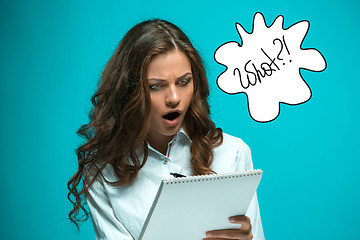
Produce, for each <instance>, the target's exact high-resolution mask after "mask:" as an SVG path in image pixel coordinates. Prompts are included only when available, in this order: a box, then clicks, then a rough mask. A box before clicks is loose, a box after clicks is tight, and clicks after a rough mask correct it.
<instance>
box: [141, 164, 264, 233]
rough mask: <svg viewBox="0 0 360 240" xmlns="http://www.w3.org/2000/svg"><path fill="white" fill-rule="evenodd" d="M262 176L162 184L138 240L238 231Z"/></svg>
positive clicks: (231, 175)
mask: <svg viewBox="0 0 360 240" xmlns="http://www.w3.org/2000/svg"><path fill="white" fill-rule="evenodd" d="M261 176H262V171H261V170H251V171H244V172H236V173H229V174H212V175H202V176H193V177H186V178H174V179H167V180H163V181H162V182H161V184H160V187H159V190H158V192H157V195H156V197H155V200H154V202H153V204H152V207H151V209H150V211H149V214H148V216H147V218H146V221H145V223H144V226H143V229H142V231H141V234H140V238H139V239H140V240H162V239H164V240H165V239H166V240H168V239H171V240H184V239H186V240H193V239H194V240H199V239H202V238H204V237H205V232H207V231H210V230H216V229H226V228H234V227H238V225H234V224H231V223H229V221H228V219H229V217H231V216H234V215H244V214H245V213H246V211H247V209H248V207H249V204H250V201H251V199H252V198H253V196H254V193H255V191H256V188H257V186H258V185H259V183H260V179H261Z"/></svg>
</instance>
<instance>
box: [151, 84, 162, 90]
mask: <svg viewBox="0 0 360 240" xmlns="http://www.w3.org/2000/svg"><path fill="white" fill-rule="evenodd" d="M160 88H161V85H160V84H158V83H156V84H152V85H150V90H159V89H160Z"/></svg>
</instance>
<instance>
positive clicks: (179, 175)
mask: <svg viewBox="0 0 360 240" xmlns="http://www.w3.org/2000/svg"><path fill="white" fill-rule="evenodd" d="M170 174H171V175H173V176H174V177H176V178H180V177H186V176H184V175H182V174H180V173H174V172H170Z"/></svg>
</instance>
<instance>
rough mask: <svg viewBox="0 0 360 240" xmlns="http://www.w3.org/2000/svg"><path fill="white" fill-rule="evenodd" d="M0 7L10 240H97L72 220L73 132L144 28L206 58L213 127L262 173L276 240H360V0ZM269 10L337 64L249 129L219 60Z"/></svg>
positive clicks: (4, 210)
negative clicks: (304, 23) (181, 37)
mask: <svg viewBox="0 0 360 240" xmlns="http://www.w3.org/2000/svg"><path fill="white" fill-rule="evenodd" d="M100 2H101V1H85V0H84V1H1V2H0V30H1V38H0V54H1V58H0V59H1V63H0V74H1V75H0V77H1V81H0V84H1V85H0V91H1V92H0V100H1V101H0V106H1V118H0V124H1V125H0V126H1V128H2V129H1V151H0V160H1V165H2V167H1V174H0V180H1V181H0V184H1V204H0V212H1V218H0V221H1V222H0V229H1V231H0V232H1V236H2V237H1V238H2V239H40V240H41V239H94V232H93V229H92V225H91V221H87V222H86V223H85V224H83V225H82V226H81V231H80V232H77V230H76V229H75V227H74V226H73V225H72V224H70V222H69V220H67V214H68V211H69V210H70V208H71V206H70V203H69V202H68V201H67V199H66V194H67V188H66V183H67V181H68V180H69V178H70V177H71V176H72V175H73V174H74V173H75V171H76V166H77V164H76V161H77V160H76V157H75V148H76V147H77V146H78V145H79V143H80V141H81V140H80V139H79V137H77V136H76V134H75V132H76V131H77V129H78V128H79V127H80V125H81V124H83V123H86V121H87V114H88V111H89V110H90V107H91V105H90V97H91V95H92V94H93V93H94V91H95V89H96V86H97V81H98V78H99V76H100V74H101V71H102V69H103V67H104V66H105V64H106V62H107V60H108V59H109V58H110V56H111V54H112V53H113V51H114V49H115V47H116V45H117V44H118V42H119V41H120V39H121V38H122V36H123V35H124V34H125V33H126V32H127V30H129V29H130V28H131V27H132V26H133V25H134V24H136V23H138V22H139V21H142V20H145V19H148V18H152V17H160V18H164V19H167V20H169V21H171V22H174V23H175V24H177V25H179V26H180V27H181V28H182V29H183V30H184V31H185V32H186V33H187V35H188V36H189V37H190V39H191V40H192V42H193V43H194V45H195V47H196V48H197V49H198V50H199V52H200V54H201V55H202V56H203V58H204V60H205V62H206V65H207V71H208V76H209V82H210V85H211V97H210V102H211V105H212V109H211V110H212V118H213V120H214V121H215V122H216V124H217V125H218V126H220V127H222V128H223V130H224V131H225V132H227V133H231V134H232V135H235V136H238V137H241V138H242V139H243V140H244V141H245V142H246V143H247V144H248V145H249V146H250V147H251V149H252V153H253V161H254V166H255V168H261V169H262V170H263V171H264V175H263V179H262V182H261V184H260V186H259V189H258V196H259V203H260V208H261V215H262V221H263V227H264V231H265V236H266V238H267V239H276V240H279V239H360V233H359V230H358V227H359V226H360V220H359V214H360V207H359V206H358V203H359V202H360V201H359V200H360V199H359V195H360V188H359V186H358V184H359V167H360V164H359V160H360V157H359V148H358V146H357V145H359V142H360V141H359V133H360V129H359V124H358V119H359V117H360V114H359V113H360V111H359V103H360V101H359V100H360V97H359V87H360V86H359V77H358V76H359V72H358V71H359V70H358V69H359V67H358V63H357V60H358V56H359V54H360V52H359V46H358V41H359V39H360V36H359V26H358V24H359V14H358V13H359V3H358V1H355V0H353V1H350V0H343V1H329V0H328V1H313V0H311V1H310V0H303V1H299V2H294V3H290V2H288V1H251V2H250V1H227V0H223V1H219V2H215V1H214V2H209V1H187V0H184V1H176V2H170V1H169V2H168V1H150V0H149V1H136V2H134V3H130V1H102V2H101V3H100ZM258 11H259V12H262V13H263V14H264V16H265V19H266V21H267V24H268V25H269V24H271V23H272V21H273V20H274V19H275V18H276V16H278V15H283V16H284V18H285V27H288V26H290V25H292V24H294V23H296V22H298V21H301V20H308V21H309V22H310V30H309V33H308V35H307V36H306V38H305V41H304V43H303V45H302V46H303V47H304V48H317V49H318V50H319V51H320V52H321V53H322V54H323V55H324V57H325V59H326V60H327V69H326V70H325V71H323V72H318V73H317V72H310V71H305V70H304V71H302V75H303V77H304V79H305V80H306V82H307V83H308V85H309V86H310V88H311V90H312V93H313V95H312V98H311V99H310V101H308V102H306V103H304V104H301V105H298V106H288V105H284V104H282V105H281V112H280V115H279V117H278V118H277V119H276V120H274V121H272V122H270V123H257V122H255V121H254V120H252V119H251V117H250V116H249V113H248V109H247V102H246V96H245V95H244V94H239V95H234V96H231V95H227V94H225V93H223V92H222V91H221V90H220V89H218V88H217V86H216V78H217V76H218V75H219V74H220V73H221V72H222V71H223V70H224V67H223V66H221V65H219V64H217V63H216V62H215V61H214V59H213V54H214V51H215V50H216V48H217V47H218V46H220V45H221V44H223V43H225V42H227V41H232V40H235V41H238V40H239V38H238V35H237V33H236V30H235V27H234V24H235V22H240V23H241V24H242V25H243V26H244V27H245V28H246V29H247V30H248V31H250V30H251V28H252V20H253V16H254V14H255V13H256V12H258Z"/></svg>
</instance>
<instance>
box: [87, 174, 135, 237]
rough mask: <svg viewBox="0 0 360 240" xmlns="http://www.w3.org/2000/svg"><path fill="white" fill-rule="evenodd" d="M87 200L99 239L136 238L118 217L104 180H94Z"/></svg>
mask: <svg viewBox="0 0 360 240" xmlns="http://www.w3.org/2000/svg"><path fill="white" fill-rule="evenodd" d="M86 200H87V203H88V206H89V210H90V217H91V220H92V223H93V226H94V230H95V236H96V239H97V240H105V239H106V240H112V239H114V240H133V239H134V238H133V237H132V236H131V234H130V233H129V232H128V231H127V230H126V228H125V227H124V226H123V224H121V222H120V221H119V219H118V218H117V217H116V215H115V213H114V210H113V208H112V206H111V202H110V200H109V197H108V195H107V192H106V189H105V186H104V182H103V181H100V180H98V179H97V180H96V181H94V183H93V184H92V185H91V186H90V188H89V190H88V194H87V195H86Z"/></svg>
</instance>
